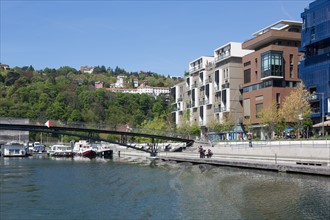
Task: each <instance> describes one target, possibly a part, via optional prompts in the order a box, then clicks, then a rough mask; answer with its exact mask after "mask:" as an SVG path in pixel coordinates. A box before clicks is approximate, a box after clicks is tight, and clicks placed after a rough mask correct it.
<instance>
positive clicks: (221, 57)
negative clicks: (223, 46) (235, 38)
mask: <svg viewBox="0 0 330 220" xmlns="http://www.w3.org/2000/svg"><path fill="white" fill-rule="evenodd" d="M229 56H230V53H225V54H222V55H219V56H216V57H215V58H214V61H215V62H218V61H220V60H222V59H224V58H226V57H229Z"/></svg>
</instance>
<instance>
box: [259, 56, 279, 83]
mask: <svg viewBox="0 0 330 220" xmlns="http://www.w3.org/2000/svg"><path fill="white" fill-rule="evenodd" d="M282 59H283V57H282V52H279V51H270V52H266V53H264V54H262V55H261V78H264V77H268V76H283V64H282V63H283V62H282Z"/></svg>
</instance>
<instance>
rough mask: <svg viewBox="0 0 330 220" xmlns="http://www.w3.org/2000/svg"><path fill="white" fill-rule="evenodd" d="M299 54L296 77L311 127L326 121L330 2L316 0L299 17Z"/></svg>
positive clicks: (329, 111)
mask: <svg viewBox="0 0 330 220" xmlns="http://www.w3.org/2000/svg"><path fill="white" fill-rule="evenodd" d="M301 17H302V20H303V26H302V32H301V48H300V49H299V50H300V51H301V52H304V54H305V56H304V58H303V59H302V60H301V61H300V65H299V77H300V78H301V79H302V81H303V82H304V84H305V86H306V89H308V90H309V91H310V92H311V93H314V94H315V95H314V96H312V97H313V99H312V100H311V106H312V110H313V114H312V115H311V117H312V119H313V121H314V123H317V122H321V121H322V120H325V119H330V98H329V95H330V1H328V0H317V1H314V2H312V3H310V4H309V8H306V9H305V11H304V12H303V13H302V14H301Z"/></svg>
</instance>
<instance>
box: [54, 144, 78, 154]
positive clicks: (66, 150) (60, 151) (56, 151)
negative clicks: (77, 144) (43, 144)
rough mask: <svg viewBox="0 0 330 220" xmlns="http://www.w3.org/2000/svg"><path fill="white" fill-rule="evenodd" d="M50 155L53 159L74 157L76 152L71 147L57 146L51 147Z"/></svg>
mask: <svg viewBox="0 0 330 220" xmlns="http://www.w3.org/2000/svg"><path fill="white" fill-rule="evenodd" d="M48 155H49V156H51V157H73V156H74V152H73V149H72V148H71V146H66V145H58V144H55V145H53V146H51V148H50V150H49V151H48Z"/></svg>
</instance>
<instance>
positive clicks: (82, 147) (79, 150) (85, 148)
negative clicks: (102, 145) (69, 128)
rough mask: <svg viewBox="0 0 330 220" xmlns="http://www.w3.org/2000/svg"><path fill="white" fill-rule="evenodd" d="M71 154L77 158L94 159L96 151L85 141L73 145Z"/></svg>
mask: <svg viewBox="0 0 330 220" xmlns="http://www.w3.org/2000/svg"><path fill="white" fill-rule="evenodd" d="M73 152H74V153H75V154H76V155H78V156H83V157H89V158H94V157H96V155H97V150H96V149H95V148H93V147H92V146H91V145H90V144H89V143H88V142H87V141H85V140H80V141H78V142H76V143H75V144H74V148H73Z"/></svg>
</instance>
